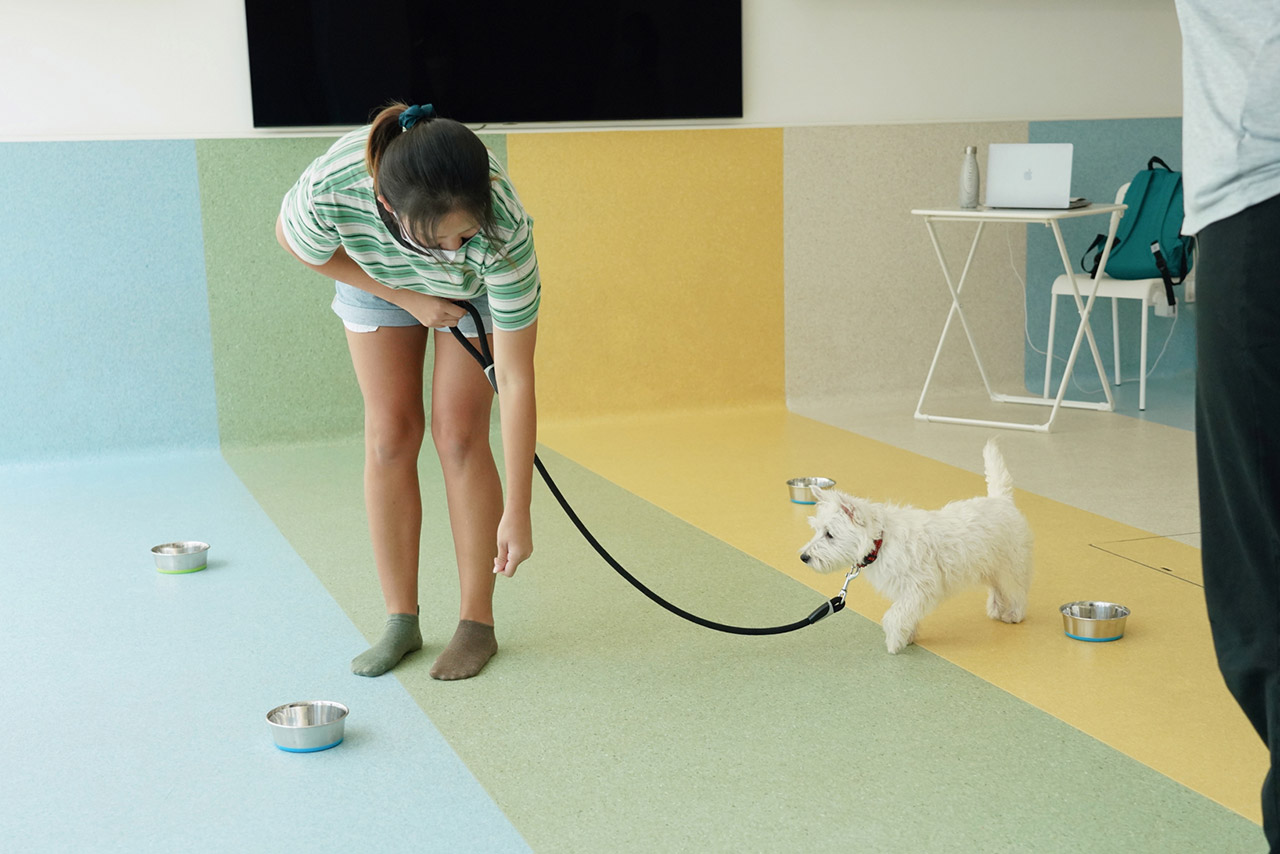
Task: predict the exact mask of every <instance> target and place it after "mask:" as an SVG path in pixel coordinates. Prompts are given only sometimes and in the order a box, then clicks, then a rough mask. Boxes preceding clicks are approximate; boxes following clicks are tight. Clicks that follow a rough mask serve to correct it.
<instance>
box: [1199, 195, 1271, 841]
mask: <svg viewBox="0 0 1280 854" xmlns="http://www.w3.org/2000/svg"><path fill="white" fill-rule="evenodd" d="M1197 241H1198V244H1199V245H1198V251H1199V257H1198V259H1197V261H1196V267H1197V273H1196V280H1197V285H1196V291H1197V293H1196V299H1197V302H1196V348H1197V353H1196V358H1197V376H1196V446H1197V452H1198V467H1199V476H1200V520H1201V531H1202V545H1201V555H1202V560H1203V562H1204V589H1205V600H1206V603H1207V605H1208V609H1209V622H1210V625H1211V626H1212V629H1213V640H1214V645H1215V647H1216V650H1217V654H1218V664H1219V667H1220V668H1221V670H1222V675H1223V677H1224V678H1225V680H1226V683H1227V687H1228V688H1229V689H1230V690H1231V693H1232V695H1233V696H1234V697H1235V698H1236V700H1237V701H1238V702H1239V704H1240V707H1241V708H1242V709H1243V710H1244V713H1245V714H1246V715H1247V716H1248V718H1249V720H1250V722H1252V723H1253V726H1254V728H1255V729H1256V730H1257V731H1258V734H1259V735H1260V736H1261V737H1262V740H1263V741H1264V742H1266V744H1267V747H1268V748H1269V749H1270V750H1271V773H1269V774H1268V775H1267V778H1266V781H1265V783H1264V784H1263V789H1262V810H1263V825H1264V828H1265V830H1266V832H1267V836H1268V839H1269V840H1270V843H1271V846H1272V850H1273V851H1280V835H1278V832H1280V826H1278V822H1280V809H1278V807H1280V802H1278V801H1277V791H1276V783H1277V771H1276V764H1277V763H1276V760H1277V757H1280V196H1276V197H1274V198H1272V199H1269V200H1267V201H1265V202H1262V203H1260V204H1257V205H1254V206H1253V207H1250V208H1248V209H1246V210H1244V211H1241V212H1240V213H1238V214H1236V215H1235V216H1232V217H1228V218H1227V219H1224V220H1221V221H1219V222H1215V223H1213V224H1211V225H1208V226H1206V227H1205V228H1204V229H1203V230H1202V231H1201V232H1200V233H1199V236H1198V238H1197Z"/></svg>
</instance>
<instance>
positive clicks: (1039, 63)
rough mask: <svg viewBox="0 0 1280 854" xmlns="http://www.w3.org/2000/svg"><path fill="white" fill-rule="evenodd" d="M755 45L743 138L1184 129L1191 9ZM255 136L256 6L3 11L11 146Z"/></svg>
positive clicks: (889, 23)
mask: <svg viewBox="0 0 1280 854" xmlns="http://www.w3.org/2000/svg"><path fill="white" fill-rule="evenodd" d="M531 2H532V0H531ZM1117 7H1122V8H1117ZM743 30H744V54H745V57H744V66H745V106H744V112H745V114H746V115H745V118H744V119H743V120H742V122H740V123H741V124H748V125H765V126H779V125H783V126H786V125H815V124H879V123H895V122H933V121H983V120H1035V119H1082V118H1140V117H1152V116H1176V115H1180V114H1181V74H1180V59H1181V40H1180V35H1179V30H1178V22H1177V17H1176V14H1175V12H1174V6H1173V0H1118V2H1117V0H1056V2H1055V1H1054V0H743ZM1138 46H1140V47H1141V48H1142V50H1141V52H1139V51H1138V50H1136V49H1135V48H1136V47H1138ZM732 124H739V123H738V122H735V123H732ZM530 127H535V126H530ZM512 129H517V130H518V129H522V128H512ZM252 135H266V134H265V133H264V132H258V131H254V129H253V119H252V109H251V105H250V100H249V67H248V50H247V48H246V46H245V25H244V7H243V0H39V2H35V0H0V140H26V139H78V138H166V137H167V138H192V137H221V136H252Z"/></svg>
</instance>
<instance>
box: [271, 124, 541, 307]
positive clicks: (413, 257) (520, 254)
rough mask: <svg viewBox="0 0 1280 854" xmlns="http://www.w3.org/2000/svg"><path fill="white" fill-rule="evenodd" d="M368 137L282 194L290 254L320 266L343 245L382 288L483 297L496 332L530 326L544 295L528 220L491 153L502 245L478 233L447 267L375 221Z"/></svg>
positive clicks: (329, 156)
mask: <svg viewBox="0 0 1280 854" xmlns="http://www.w3.org/2000/svg"><path fill="white" fill-rule="evenodd" d="M368 137H369V128H368V127H363V128H359V129H357V130H354V131H352V132H351V133H348V134H346V135H345V136H343V137H341V138H340V139H338V141H337V142H335V143H334V144H333V146H332V147H330V149H329V150H328V151H327V152H325V153H324V154H322V155H321V156H320V157H318V158H316V160H315V161H314V162H313V163H312V164H311V165H310V166H308V167H307V169H306V171H305V172H303V173H302V177H300V178H299V179H298V181H297V183H296V184H294V185H293V187H292V188H290V190H289V192H288V193H286V194H285V197H284V202H283V203H282V204H281V206H280V220H281V223H282V224H283V226H284V234H285V238H286V239H287V240H288V241H289V246H290V247H291V248H292V249H293V251H294V252H296V253H297V254H298V256H299V257H300V258H302V259H303V260H305V261H308V262H309V263H312V264H316V265H319V264H323V263H325V262H326V261H328V260H329V259H330V258H331V257H332V256H333V253H334V252H335V251H337V249H338V247H339V246H341V247H343V248H344V249H345V250H346V252H347V254H348V255H349V256H351V258H352V259H353V260H354V261H355V262H356V263H357V264H359V265H360V267H361V269H363V270H364V271H365V272H366V273H368V274H369V275H370V276H371V277H372V278H373V279H374V281H376V282H379V283H381V284H384V285H386V286H387V287H391V288H408V289H410V290H414V291H420V292H421V293H425V294H431V295H432V296H438V297H444V298H445V299H454V300H460V299H470V298H471V297H476V296H480V295H481V294H485V295H487V296H488V298H489V310H490V311H491V312H492V314H493V323H494V326H495V328H497V329H502V330H506V331H513V330H516V329H523V328H524V327H526V326H528V325H529V324H531V323H533V321H534V320H536V319H537V317H538V305H539V302H540V299H541V291H542V283H541V279H540V278H539V276H538V258H537V255H536V254H535V253H534V250H533V219H532V217H530V216H529V215H528V213H526V212H525V209H524V206H523V205H521V204H520V198H519V197H518V196H517V195H516V191H515V188H514V187H512V186H511V180H510V179H509V178H508V177H507V174H506V173H505V172H504V171H503V170H502V166H501V165H500V164H499V163H498V161H497V160H495V159H494V157H493V153H492V152H490V153H489V173H490V177H491V179H492V180H491V182H490V183H491V186H492V187H493V213H494V217H495V219H496V220H497V228H496V229H495V231H496V232H497V235H498V237H500V238H501V239H502V241H503V244H502V246H500V247H494V246H492V245H491V244H490V242H489V240H488V238H486V237H485V236H484V235H483V234H477V235H476V236H475V237H472V238H471V239H470V240H468V241H467V242H466V243H465V244H464V245H463V247H462V249H461V250H460V251H459V252H458V253H457V254H456V255H455V256H454V259H453V260H452V261H447V260H445V259H444V258H443V257H428V256H426V255H420V254H418V253H416V252H412V251H409V250H406V249H404V248H403V247H402V246H401V245H400V244H399V243H397V242H396V239H395V238H394V237H393V236H392V235H391V232H389V231H388V230H387V227H386V225H385V224H384V223H383V221H382V218H381V217H380V216H378V210H377V207H376V206H377V204H378V200H377V198H376V197H375V196H374V192H373V178H372V177H371V176H370V175H369V171H368V169H366V168H365V161H364V149H365V143H366V141H367V140H368Z"/></svg>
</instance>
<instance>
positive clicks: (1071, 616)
mask: <svg viewBox="0 0 1280 854" xmlns="http://www.w3.org/2000/svg"><path fill="white" fill-rule="evenodd" d="M1059 610H1060V611H1062V626H1063V629H1064V630H1065V631H1066V633H1067V637H1069V638H1075V639H1076V640H1082V641H1091V642H1093V643H1103V642H1105V641H1113V640H1120V638H1122V637H1124V621H1125V620H1126V619H1127V618H1128V616H1129V609H1128V608H1126V607H1125V606H1123V605H1117V604H1116V603H1114V602H1068V603H1067V604H1065V605H1063V606H1062V607H1061V608H1060V609H1059Z"/></svg>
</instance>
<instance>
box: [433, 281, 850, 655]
mask: <svg viewBox="0 0 1280 854" xmlns="http://www.w3.org/2000/svg"><path fill="white" fill-rule="evenodd" d="M457 304H458V305H460V306H461V307H463V308H465V309H466V310H467V313H468V314H470V315H471V319H472V320H474V321H475V324H476V330H477V332H478V336H477V340H478V341H479V343H480V349H479V350H477V349H476V348H475V346H474V345H472V343H471V342H470V341H469V340H468V339H467V337H466V336H465V335H463V334H462V332H461V331H460V330H459V329H458V327H456V326H454V327H450V329H449V331H450V332H452V333H453V337H454V338H456V339H458V343H460V344H461V345H462V346H463V347H465V348H466V349H467V352H468V353H470V354H471V357H472V358H473V359H475V360H476V361H477V362H479V363H480V367H481V368H483V369H484V375H485V377H486V378H487V379H488V380H489V385H491V386H493V392H494V394H497V393H498V379H497V376H496V374H495V371H494V366H493V354H492V353H491V352H490V351H489V341H488V339H487V338H486V337H485V334H484V322H483V320H482V319H481V317H480V312H479V311H478V310H477V309H476V307H475V306H473V305H472V304H471V303H469V302H466V301H465V300H459V301H458V302H457ZM533 464H534V466H535V467H536V468H537V469H538V474H540V475H542V479H543V480H544V481H546V483H547V488H548V489H550V490H551V494H552V495H554V496H555V499H556V501H558V502H559V503H560V507H561V509H563V510H564V512H565V515H567V516H568V517H569V520H570V521H571V522H573V524H574V526H575V527H576V528H577V529H578V532H579V533H580V534H582V536H583V538H584V539H585V540H586V541H587V542H588V543H590V544H591V547H592V548H594V549H595V550H596V552H597V553H598V554H599V555H600V557H602V558H604V560H605V562H606V563H608V564H609V566H611V567H613V568H614V570H615V571H617V573H618V574H619V575H621V576H622V577H623V578H625V579H626V580H627V581H629V582H631V585H632V586H633V587H635V588H636V589H637V590H639V591H640V592H641V593H643V594H644V595H645V596H648V597H649V598H650V599H652V600H653V601H654V602H656V603H657V604H659V605H661V606H662V607H663V608H666V609H667V610H668V611H670V612H671V613H673V614H675V615H676V616H677V617H683V618H684V619H686V620H688V621H689V622H691V623H697V624H698V625H700V626H703V627H705V628H708V629H714V630H715V631H717V632H728V633H729V634H735V635H780V634H785V633H786V632H794V631H795V630H797V629H803V628H804V627H805V626H812V625H813V624H814V623H816V622H818V621H819V620H821V619H822V618H823V617H826V616H828V615H830V614H834V613H835V612H836V611H840V610H842V609H843V608H844V600H845V596H846V591H847V590H848V588H849V582H850V581H852V580H853V579H854V578H857V577H858V573H859V571H860V570H861V567H854V568H853V569H851V570H850V571H849V574H848V575H847V576H845V579H844V587H842V588H840V594H839V595H838V596H833V597H831V599H830V600H829V601H827V602H824V603H823V604H821V605H819V606H818V607H817V608H816V609H815V610H814V612H813V613H812V614H810V615H809V616H807V617H805V618H804V619H803V620H796V621H795V622H794V623H787V624H786V625H785V626H769V627H766V628H750V627H745V626H729V625H725V624H724V623H717V622H714V621H713V620H707V619H704V618H702V617H699V616H698V615H697V614H691V613H689V612H688V611H686V610H684V609H683V608H681V607H679V606H678V605H673V604H671V603H670V602H668V601H667V600H666V599H663V598H662V597H661V596H659V595H658V594H657V593H654V592H653V591H652V590H650V589H649V588H648V587H646V586H645V585H644V583H643V582H641V581H640V579H638V578H636V577H635V576H634V575H632V574H631V573H629V572H627V570H626V568H624V567H623V566H622V564H620V563H618V562H617V561H616V560H614V558H613V555H611V554H609V552H608V551H607V550H606V549H605V547H604V546H602V545H600V541H599V540H597V539H596V538H595V537H594V536H593V535H592V533H591V532H590V531H589V530H587V526H586V525H584V524H582V520H581V519H579V518H578V514H577V513H575V512H573V508H572V507H570V506H569V502H568V501H567V500H566V499H565V497H564V493H562V492H561V491H560V488H559V487H558V486H556V482H555V481H554V480H552V478H551V475H550V473H548V472H547V467H546V466H544V465H543V464H542V460H540V459H539V458H538V455H537V454H536V453H535V454H534V455H533Z"/></svg>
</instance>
